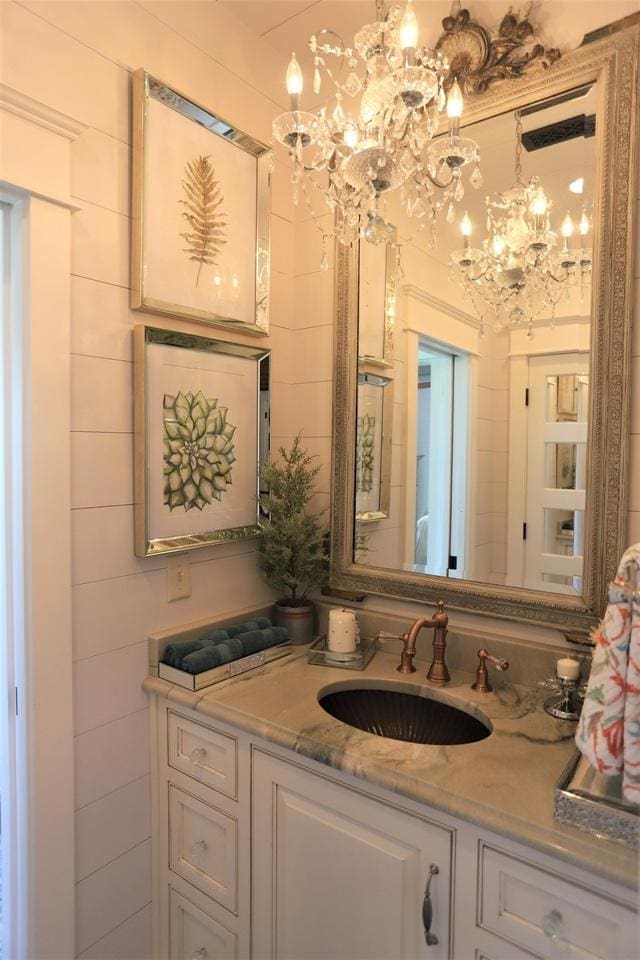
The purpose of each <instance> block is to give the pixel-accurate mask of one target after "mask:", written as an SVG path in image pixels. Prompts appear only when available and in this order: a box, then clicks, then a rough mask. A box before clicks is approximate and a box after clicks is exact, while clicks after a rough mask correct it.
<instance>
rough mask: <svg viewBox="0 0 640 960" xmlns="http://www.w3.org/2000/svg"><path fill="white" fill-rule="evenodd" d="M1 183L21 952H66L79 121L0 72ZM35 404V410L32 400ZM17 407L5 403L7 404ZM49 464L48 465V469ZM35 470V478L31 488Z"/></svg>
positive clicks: (71, 926) (70, 862)
mask: <svg viewBox="0 0 640 960" xmlns="http://www.w3.org/2000/svg"><path fill="white" fill-rule="evenodd" d="M0 120H1V122H2V128H1V135H2V142H3V143H2V145H3V152H2V165H3V166H2V171H1V173H0V176H1V178H2V179H0V193H1V194H2V197H3V199H6V200H7V201H8V202H9V203H11V204H12V206H13V212H12V222H13V224H14V229H13V237H12V248H13V253H14V258H15V262H16V272H15V274H14V273H12V311H11V325H12V331H11V333H12V337H13V343H14V344H15V347H16V350H18V352H19V355H20V361H19V362H17V363H16V365H15V366H14V367H13V369H12V371H11V372H12V376H13V378H14V380H15V386H16V390H18V391H19V394H18V395H17V396H16V407H17V408H20V415H21V417H22V428H21V431H20V436H19V444H18V441H16V444H14V449H15V450H16V452H17V451H18V450H19V449H20V448H21V449H20V454H21V461H22V464H23V479H22V483H21V498H22V509H21V510H20V516H19V518H18V517H17V518H15V524H16V528H18V527H19V528H20V529H19V533H20V539H21V542H22V545H23V554H22V555H23V560H22V562H21V564H20V569H19V570H17V572H18V573H19V574H20V576H21V579H22V585H23V599H22V602H21V608H22V611H21V612H22V623H23V627H22V630H21V636H18V637H16V643H17V644H19V646H20V648H21V650H20V656H21V657H22V658H23V661H24V667H23V670H22V676H21V677H20V678H19V681H18V684H17V685H18V699H19V703H20V714H21V715H20V716H19V718H18V719H19V721H20V726H21V729H22V731H23V738H22V739H23V743H24V747H23V750H22V756H21V761H22V770H21V775H22V780H23V781H24V789H23V796H24V797H25V798H26V802H24V803H22V804H21V806H20V810H19V813H20V814H21V816H22V818H23V822H24V836H25V840H26V842H25V843H23V845H22V850H21V851H20V855H21V857H22V860H21V861H20V862H19V863H18V865H17V869H18V872H19V878H18V879H19V891H20V894H21V897H22V902H21V903H20V904H19V915H20V917H22V918H23V926H24V929H22V930H19V931H18V938H19V942H20V944H22V945H23V949H22V951H21V953H20V955H21V956H25V957H29V958H30V960H44V958H47V960H53V958H59V960H69V958H71V957H73V956H75V948H74V941H75V862H74V861H75V858H74V795H73V791H74V737H73V734H74V730H73V656H72V639H71V631H72V623H71V620H72V617H71V611H72V606H71V522H70V518H71V479H70V402H69V396H70V324H71V321H70V314H71V307H70V297H71V294H70V291H71V276H70V273H71V216H72V212H73V210H74V209H77V208H74V206H73V204H72V203H71V202H70V200H71V149H72V144H73V142H74V141H75V140H76V139H77V138H78V137H79V136H80V135H81V134H82V132H83V131H84V130H86V129H87V126H86V125H85V124H84V123H81V122H79V121H78V120H76V119H75V118H73V117H69V116H66V115H65V114H63V113H61V112H60V111H59V110H56V109H54V108H52V107H48V106H47V105H46V104H43V103H41V102H39V101H37V100H34V99H33V98H31V97H29V96H26V95H24V94H22V93H20V91H17V90H15V89H13V88H11V87H8V86H7V85H6V84H1V85H0ZM44 411H46V416H44V414H43V412H44ZM17 413H18V410H16V415H17ZM52 464H55V470H53V469H51V466H52ZM42 477H46V478H47V480H46V488H47V489H46V496H43V492H42V490H43V488H42Z"/></svg>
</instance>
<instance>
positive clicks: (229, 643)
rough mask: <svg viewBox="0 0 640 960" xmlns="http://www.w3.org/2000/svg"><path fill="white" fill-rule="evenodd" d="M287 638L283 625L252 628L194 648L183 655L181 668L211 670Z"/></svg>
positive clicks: (200, 670)
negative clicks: (199, 647)
mask: <svg viewBox="0 0 640 960" xmlns="http://www.w3.org/2000/svg"><path fill="white" fill-rule="evenodd" d="M288 639H289V634H288V633H287V631H286V630H285V629H284V627H268V628H263V629H262V630H252V631H250V632H248V633H244V634H243V635H242V636H241V637H229V639H228V640H221V641H220V642H218V643H208V644H206V645H205V646H204V647H202V648H201V649H200V650H194V651H193V652H192V653H189V654H187V656H186V657H184V659H183V660H182V663H181V668H182V670H186V671H187V673H194V674H196V673H202V672H203V671H204V670H212V669H213V668H214V667H220V666H222V664H224V663H229V661H231V660H239V659H240V658H241V657H248V656H249V655H250V654H252V653H258V652H259V651H260V650H266V649H267V647H273V646H275V645H276V644H277V643H283V642H284V641H285V640H288Z"/></svg>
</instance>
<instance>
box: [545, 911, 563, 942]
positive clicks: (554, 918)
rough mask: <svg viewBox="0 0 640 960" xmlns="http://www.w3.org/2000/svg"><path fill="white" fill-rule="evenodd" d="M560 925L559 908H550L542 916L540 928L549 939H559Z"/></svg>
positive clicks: (560, 915)
mask: <svg viewBox="0 0 640 960" xmlns="http://www.w3.org/2000/svg"><path fill="white" fill-rule="evenodd" d="M561 927H562V914H561V913H560V911H559V910H555V909H554V910H551V911H550V912H549V913H547V914H546V916H544V917H543V918H542V929H543V930H544V934H545V936H546V937H549V939H550V940H559V939H560V930H561Z"/></svg>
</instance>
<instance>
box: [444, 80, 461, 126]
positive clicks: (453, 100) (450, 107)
mask: <svg viewBox="0 0 640 960" xmlns="http://www.w3.org/2000/svg"><path fill="white" fill-rule="evenodd" d="M463 108H464V97H463V96H462V90H461V89H460V84H459V83H458V79H457V77H456V79H455V80H454V81H453V83H452V85H451V90H449V96H448V97H447V116H448V117H449V119H450V120H453V119H455V118H457V119H458V120H459V119H460V117H461V116H462V110H463Z"/></svg>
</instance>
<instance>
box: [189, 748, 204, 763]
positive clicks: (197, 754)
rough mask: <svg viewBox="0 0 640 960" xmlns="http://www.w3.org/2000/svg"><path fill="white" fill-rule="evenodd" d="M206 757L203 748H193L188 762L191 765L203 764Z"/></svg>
mask: <svg viewBox="0 0 640 960" xmlns="http://www.w3.org/2000/svg"><path fill="white" fill-rule="evenodd" d="M206 756H207V751H206V750H205V748H204V747H194V748H193V750H192V751H191V753H190V754H189V760H191V762H192V763H204V761H205V758H206Z"/></svg>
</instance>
